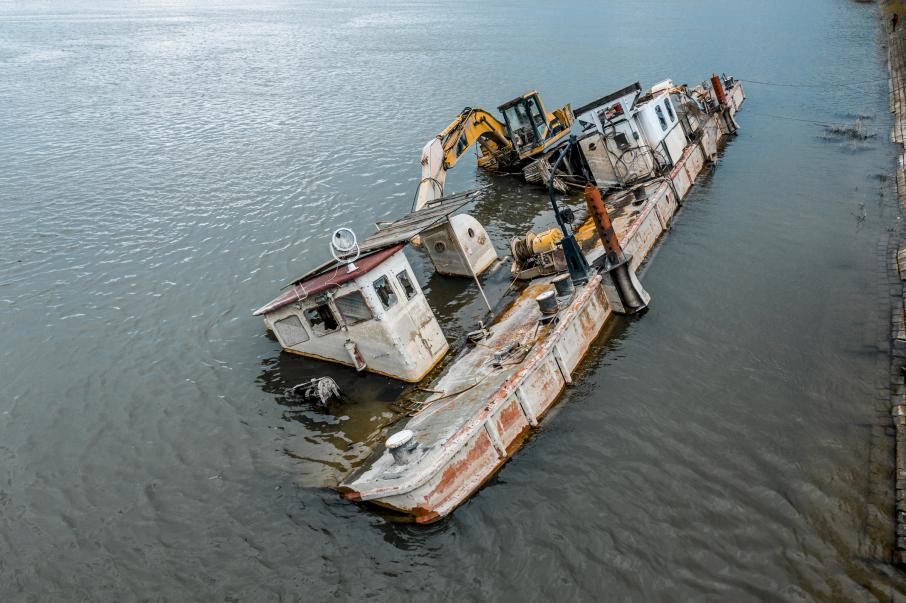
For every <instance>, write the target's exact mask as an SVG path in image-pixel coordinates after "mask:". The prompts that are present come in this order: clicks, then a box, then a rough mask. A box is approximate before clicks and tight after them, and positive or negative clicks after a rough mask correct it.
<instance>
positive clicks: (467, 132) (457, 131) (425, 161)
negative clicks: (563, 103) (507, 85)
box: [413, 107, 513, 210]
mask: <svg viewBox="0 0 906 603" xmlns="http://www.w3.org/2000/svg"><path fill="white" fill-rule="evenodd" d="M476 143H477V144H478V146H479V148H480V149H481V156H480V157H479V159H478V165H480V166H481V167H486V168H489V169H496V167H497V166H499V165H500V164H503V163H505V161H506V158H507V157H508V156H509V155H510V154H511V152H512V150H513V145H512V144H511V143H510V141H509V139H508V138H507V132H506V127H505V126H504V125H503V124H502V123H500V121H498V120H497V118H495V117H494V116H493V115H491V114H490V113H488V112H487V111H484V110H483V109H472V108H470V107H466V108H465V109H463V111H462V113H460V114H459V116H458V117H457V118H456V119H455V120H453V123H451V124H450V125H449V126H447V127H446V128H445V129H444V131H443V132H441V133H440V134H438V135H437V136H436V137H434V138H432V139H431V140H430V141H428V144H426V145H425V146H424V148H423V149H422V158H421V164H422V179H421V181H420V182H419V184H418V190H417V191H416V194H415V203H414V204H413V210H419V209H421V208H422V207H424V206H425V204H426V203H428V202H429V201H432V200H434V199H439V198H440V197H442V196H443V194H444V183H445V181H446V178H447V170H449V169H451V168H452V167H453V166H455V165H456V162H457V161H459V158H460V157H462V156H463V154H464V153H465V152H466V151H467V150H469V148H470V147H471V146H472V145H473V144H476Z"/></svg>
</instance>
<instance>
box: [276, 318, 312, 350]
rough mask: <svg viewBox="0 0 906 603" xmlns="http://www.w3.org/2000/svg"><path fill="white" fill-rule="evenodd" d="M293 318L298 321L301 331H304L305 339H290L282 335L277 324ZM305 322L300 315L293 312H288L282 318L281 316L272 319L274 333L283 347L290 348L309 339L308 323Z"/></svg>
mask: <svg viewBox="0 0 906 603" xmlns="http://www.w3.org/2000/svg"><path fill="white" fill-rule="evenodd" d="M293 318H295V319H296V321H297V322H298V323H299V327H300V328H301V329H302V332H303V333H305V339H301V340H299V341H290V340H288V339H286V338H285V337H284V336H283V334H282V331H281V329H280V327H279V326H278V325H279V324H280V323H282V322H284V321H287V320H291V319H293ZM306 323H307V321H306V320H305V319H304V318H302V317H301V316H299V315H298V314H295V313H293V314H288V315H286V316H284V317H283V318H281V319H280V320H275V321H274V333H276V335H277V338H278V339H279V340H280V343H281V344H282V345H283V346H284V347H288V348H291V347H293V346H295V345H299V344H300V343H306V342H308V341H311V335H312V334H311V333H309V330H308V325H307V324H306Z"/></svg>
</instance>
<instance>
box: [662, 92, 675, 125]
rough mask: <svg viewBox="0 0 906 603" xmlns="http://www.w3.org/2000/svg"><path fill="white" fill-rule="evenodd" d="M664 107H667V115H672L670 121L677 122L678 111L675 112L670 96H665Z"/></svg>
mask: <svg viewBox="0 0 906 603" xmlns="http://www.w3.org/2000/svg"><path fill="white" fill-rule="evenodd" d="M664 108H665V109H667V115H668V116H669V117H670V123H676V113H674V112H673V103H671V102H670V97H669V96H668V97H666V98H664Z"/></svg>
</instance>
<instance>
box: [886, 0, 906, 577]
mask: <svg viewBox="0 0 906 603" xmlns="http://www.w3.org/2000/svg"><path fill="white" fill-rule="evenodd" d="M904 9H906V3H903V2H885V3H883V4H882V7H881V14H882V18H883V20H884V22H883V25H884V28H885V31H886V32H887V52H888V64H889V66H890V110H891V112H892V113H893V116H894V124H893V130H892V132H891V140H892V141H893V142H894V143H896V144H898V145H899V146H900V148H899V156H898V158H897V169H896V187H897V198H898V200H899V202H900V208H901V210H906V146H904V143H906V18H904V17H906V14H904ZM894 13H897V14H898V15H900V19H901V20H903V21H904V22H900V23H897V27H896V29H894V23H893V21H892V17H893V15H894ZM895 236H896V238H897V242H898V244H897V246H896V247H895V248H894V249H895V254H896V256H895V258H893V259H894V262H895V268H896V272H897V274H898V275H899V279H896V281H895V282H891V299H892V300H893V302H894V303H893V312H892V321H891V325H892V331H893V332H892V336H893V337H892V338H893V341H892V346H891V352H892V353H891V365H890V369H891V370H890V380H891V383H890V387H891V415H892V417H893V424H894V428H895V430H896V533H897V537H896V550H895V554H894V557H895V558H894V561H895V562H897V563H901V564H902V563H906V227H904V225H903V223H902V220H901V221H900V224H899V226H898V232H896V233H895Z"/></svg>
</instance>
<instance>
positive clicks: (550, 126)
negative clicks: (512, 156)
mask: <svg viewBox="0 0 906 603" xmlns="http://www.w3.org/2000/svg"><path fill="white" fill-rule="evenodd" d="M498 110H499V111H500V112H501V113H502V114H503V119H504V122H505V125H506V132H507V137H508V138H509V139H510V142H511V143H512V144H513V148H514V149H515V150H516V152H517V153H518V154H519V158H520V159H525V158H527V157H530V156H532V155H534V154H536V153H537V152H538V151H542V150H545V149H546V148H548V147H549V146H550V145H551V144H552V143H555V142H558V141H559V140H561V139H562V138H564V137H565V136H567V135H568V134H569V123H570V119H569V117H568V112H569V106H568V105H567V106H566V107H564V108H563V109H559V110H558V111H554V112H553V113H552V114H550V115H548V114H547V112H546V111H545V110H544V104H543V103H542V102H541V96H540V95H539V94H538V92H537V91H536V90H532V91H531V92H526V93H525V94H523V95H522V96H520V97H518V98H514V99H513V100H511V101H509V102H508V103H504V104H502V105H500V107H498Z"/></svg>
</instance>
